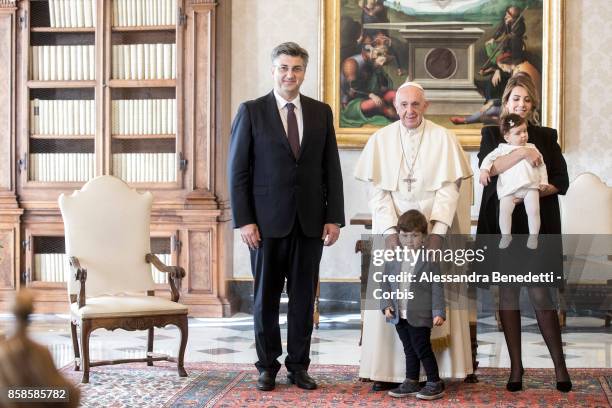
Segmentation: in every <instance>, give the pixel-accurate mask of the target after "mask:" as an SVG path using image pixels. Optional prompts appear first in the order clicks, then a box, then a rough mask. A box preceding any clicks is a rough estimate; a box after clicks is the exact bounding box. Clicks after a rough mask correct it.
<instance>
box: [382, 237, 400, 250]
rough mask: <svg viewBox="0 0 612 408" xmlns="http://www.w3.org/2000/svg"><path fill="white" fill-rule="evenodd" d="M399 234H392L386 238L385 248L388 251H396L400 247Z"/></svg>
mask: <svg viewBox="0 0 612 408" xmlns="http://www.w3.org/2000/svg"><path fill="white" fill-rule="evenodd" d="M399 244H400V241H399V234H397V233H395V234H391V235H387V236H386V237H385V248H386V249H395V248H397V247H398V246H399Z"/></svg>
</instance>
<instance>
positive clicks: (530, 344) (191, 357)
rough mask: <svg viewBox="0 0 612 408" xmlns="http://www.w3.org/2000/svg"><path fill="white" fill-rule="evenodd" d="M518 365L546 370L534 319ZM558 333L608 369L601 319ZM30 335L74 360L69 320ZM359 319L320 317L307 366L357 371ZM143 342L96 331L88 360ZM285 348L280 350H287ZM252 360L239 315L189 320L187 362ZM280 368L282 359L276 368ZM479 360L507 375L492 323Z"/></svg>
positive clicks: (481, 335) (130, 350) (0, 326)
mask: <svg viewBox="0 0 612 408" xmlns="http://www.w3.org/2000/svg"><path fill="white" fill-rule="evenodd" d="M522 319H523V321H522V324H523V364H524V366H525V367H526V368H537V367H543V368H547V367H552V366H553V365H552V361H551V359H550V357H549V355H548V350H547V348H546V345H545V343H544V341H543V339H542V336H541V335H540V333H539V331H538V328H537V323H536V321H535V320H534V319H530V318H527V317H523V318H522ZM280 323H281V331H282V338H283V342H285V341H286V335H287V331H286V315H282V316H281V319H280ZM567 323H568V328H567V329H566V330H565V331H564V332H563V341H564V345H565V353H566V358H567V365H568V367H570V368H601V367H604V368H611V367H612V329H611V328H604V327H603V319H598V318H593V317H568V322H567ZM11 325H12V318H11V317H10V316H9V315H7V314H4V315H2V314H0V330H3V331H5V332H8V331H10V326H11ZM30 333H31V336H32V338H33V339H35V340H36V341H38V342H40V343H42V344H45V345H47V346H48V347H49V350H50V351H51V353H52V355H53V359H54V361H55V364H56V366H57V367H63V366H65V365H66V364H69V363H71V362H72V360H73V356H74V355H73V351H72V342H71V339H70V331H69V322H68V316H67V315H33V316H32V323H31V329H30ZM178 336H179V332H178V330H177V329H175V328H173V327H171V326H169V327H167V328H165V329H155V348H154V352H155V353H165V354H171V355H176V352H177V349H178ZM359 336H360V315H359V314H342V315H331V316H325V315H324V316H321V324H320V327H319V329H318V330H314V332H313V336H312V347H311V360H312V364H354V365H358V364H359V345H358V342H359ZM146 340H147V334H146V332H145V331H143V332H128V331H124V330H115V331H114V332H109V331H104V330H98V331H96V332H94V333H93V334H92V338H91V344H90V346H91V349H90V350H91V351H90V355H91V358H92V359H94V360H95V359H120V358H132V357H144V356H145V352H146ZM285 346H286V344H283V348H285ZM255 360H256V353H255V344H254V340H253V318H252V316H250V315H246V314H237V315H235V316H233V317H231V318H190V319H189V342H188V344H187V352H186V355H185V361H187V362H189V361H210V362H216V363H253V362H254V361H255ZM283 360H284V355H283V356H282V357H281V359H280V361H281V362H282V361H283ZM478 360H479V362H480V367H509V364H510V361H509V358H508V352H507V350H506V346H505V340H504V336H503V333H501V332H498V331H497V329H496V325H495V319H494V318H493V317H485V318H481V319H479V320H478Z"/></svg>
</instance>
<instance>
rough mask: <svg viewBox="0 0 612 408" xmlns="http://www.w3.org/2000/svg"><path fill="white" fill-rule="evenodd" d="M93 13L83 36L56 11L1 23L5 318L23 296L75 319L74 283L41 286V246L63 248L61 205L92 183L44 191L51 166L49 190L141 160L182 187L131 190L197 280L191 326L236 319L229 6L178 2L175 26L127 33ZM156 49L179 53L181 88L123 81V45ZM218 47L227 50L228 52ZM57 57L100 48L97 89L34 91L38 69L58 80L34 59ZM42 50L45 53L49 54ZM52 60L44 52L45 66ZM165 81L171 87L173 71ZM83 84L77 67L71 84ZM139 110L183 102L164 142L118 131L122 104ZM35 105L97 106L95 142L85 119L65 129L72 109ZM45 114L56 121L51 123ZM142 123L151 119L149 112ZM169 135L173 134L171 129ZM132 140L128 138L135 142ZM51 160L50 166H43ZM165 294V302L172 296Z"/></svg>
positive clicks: (0, 231) (54, 85) (16, 15)
mask: <svg viewBox="0 0 612 408" xmlns="http://www.w3.org/2000/svg"><path fill="white" fill-rule="evenodd" d="M65 4H71V3H70V2H66V3H65ZM93 4H94V5H95V13H92V14H94V15H95V21H94V25H95V27H81V28H75V27H51V25H52V23H51V17H52V16H51V14H50V13H51V11H50V10H49V2H48V1H44V0H22V1H15V2H11V1H5V2H2V1H0V17H5V16H8V18H0V32H4V33H8V34H7V35H6V36H1V37H0V55H4V56H7V60H6V61H3V64H2V65H0V84H9V86H8V87H5V88H4V89H5V91H6V92H0V134H2V135H5V137H3V138H2V139H1V140H0V220H1V221H2V222H0V244H2V246H3V248H0V259H2V262H1V263H0V305H1V306H0V307H8V303H9V301H10V299H11V297H12V292H14V291H15V290H16V289H19V288H20V287H30V288H31V289H32V290H33V291H34V292H35V293H34V295H35V298H36V310H37V312H39V313H45V312H57V313H67V312H68V302H67V301H66V300H67V296H66V289H65V284H64V283H59V282H52V281H51V282H45V281H40V280H36V279H32V277H35V276H34V275H33V273H34V272H35V271H34V269H33V268H34V267H35V265H34V262H35V255H36V253H37V249H36V248H35V246H36V240H37V239H39V238H40V237H63V234H64V231H63V222H62V218H61V214H60V211H59V208H58V205H57V199H58V196H59V195H60V194H62V193H63V194H71V193H72V192H73V191H74V190H76V189H80V188H81V187H82V186H83V184H84V182H73V181H69V182H58V181H39V179H40V177H41V176H40V174H41V173H40V172H39V171H41V170H44V171H46V170H47V169H46V168H42V165H41V163H43V164H45V165H47V163H50V164H49V166H51V167H52V171H51V172H49V173H44V176H45V177H46V179H50V180H53V179H55V178H57V179H63V180H69V179H71V178H72V177H78V176H82V175H83V174H87V176H88V177H91V174H92V173H91V171H92V166H93V176H94V177H95V176H99V175H108V174H113V171H114V170H115V169H114V167H113V166H114V164H115V165H116V164H118V162H117V159H118V158H115V155H118V154H128V155H129V154H135V155H139V154H142V155H140V156H138V159H139V160H140V158H141V157H145V159H146V160H148V161H146V162H145V166H151V163H153V165H154V164H156V163H157V161H156V160H159V159H160V157H161V158H162V161H163V160H166V158H168V160H167V161H165V162H163V163H164V166H167V167H164V169H167V171H168V173H164V177H163V178H160V179H163V180H172V181H166V182H150V181H148V182H132V183H130V184H131V185H132V186H133V187H135V188H137V189H138V190H140V191H147V190H148V191H151V192H152V193H153V197H154V201H153V214H152V223H151V233H152V236H157V237H164V240H171V242H172V244H171V247H172V249H171V252H170V253H171V254H172V256H171V258H172V262H173V264H177V265H180V266H182V267H184V268H185V270H186V271H187V277H186V279H185V280H184V285H183V288H182V289H181V290H182V294H181V302H183V303H185V304H187V305H188V306H189V312H190V314H191V315H193V316H223V315H227V314H229V312H230V308H229V301H228V299H227V296H226V291H227V286H226V284H225V277H226V276H231V271H229V269H230V268H231V257H232V254H233V250H232V244H231V243H232V242H233V232H232V229H231V219H230V217H229V197H228V192H227V187H226V185H227V181H226V176H225V160H226V159H225V156H226V154H227V150H228V144H229V142H228V140H227V138H226V137H219V136H218V135H225V134H227V133H228V132H229V126H230V118H229V112H230V99H229V98H230V92H229V83H230V81H229V70H227V69H225V68H224V67H225V66H227V65H228V63H229V61H227V56H226V54H227V53H228V50H229V46H230V44H231V42H230V38H231V37H230V27H231V25H230V18H229V16H230V15H231V4H226V3H225V2H215V1H213V0H176V6H175V9H174V10H172V13H174V14H170V13H169V12H167V13H166V14H165V16H166V18H169V19H170V20H174V19H176V20H177V24H173V25H158V26H149V25H147V26H144V25H138V26H125V27H124V26H118V25H117V24H116V22H115V21H114V20H115V19H116V16H114V15H113V1H112V0H95V2H94V3H93ZM62 7H63V6H62ZM186 15H189V18H188V19H187V18H185V16H186ZM168 16H172V17H168ZM170 20H168V21H170ZM16 22H19V25H18V26H16ZM211 22H212V23H211ZM55 23H57V21H56V22H55ZM147 43H156V44H174V47H173V51H172V52H173V55H174V57H175V58H174V60H173V61H175V63H174V66H173V67H172V68H173V69H172V71H173V72H174V74H173V75H174V76H176V78H175V79H150V80H125V79H114V78H113V76H112V68H113V61H112V57H113V52H112V50H113V48H112V47H113V45H126V44H147ZM215 44H218V45H219V46H222V48H223V52H221V51H220V48H219V49H218V48H217V46H216V45H215ZM49 45H50V46H59V45H77V46H78V45H87V46H93V50H94V52H93V54H92V53H90V52H89V51H88V52H87V54H85V53H83V54H84V55H88V56H89V58H90V59H89V60H88V61H93V63H94V67H93V69H91V68H92V67H91V65H85V64H83V65H84V66H89V67H90V70H89V73H90V74H91V72H94V71H95V80H81V81H75V80H62V81H42V80H32V79H30V78H33V76H31V75H34V72H35V68H34V65H33V60H34V58H36V59H37V60H40V61H43V62H41V63H37V65H36V72H37V74H38V75H40V72H41V67H42V69H43V70H46V69H50V68H49V67H48V66H46V65H44V64H45V63H44V60H41V59H40V56H41V54H39V53H37V54H36V56H35V57H34V56H33V51H34V49H32V48H31V47H35V46H36V47H41V46H49ZM35 50H37V52H38V51H39V50H40V48H37V49H35ZM88 50H91V48H89V49H88ZM217 50H219V51H217ZM45 52H47V51H46V50H44V49H43V51H42V53H43V54H42V55H43V57H44V55H45V54H44V53H45ZM59 52H61V51H59ZM59 52H58V54H53V55H54V56H55V57H54V58H55V59H56V64H57V65H56V66H55V69H56V70H58V69H59V67H60V66H61V67H65V65H63V66H62V65H61V64H65V60H59V59H58V58H59V57H57V56H58V55H62V54H60V53H59ZM49 55H51V53H50V52H49ZM92 55H93V56H94V59H93V60H92V59H91V56H92ZM48 61H51V57H50V59H49V60H48ZM59 61H61V62H59ZM217 65H219V67H221V68H220V69H218V68H217ZM124 71H125V70H124ZM164 71H165V73H166V75H167V72H168V71H167V66H165V67H164ZM51 72H52V71H51ZM57 72H60V71H56V73H57ZM65 72H67V71H66V70H64V71H62V73H65ZM74 72H75V71H74V69H73V67H72V66H71V67H70V73H71V75H72V74H73V73H74ZM76 72H79V71H78V67H77V71H76ZM46 73H47V72H45V74H46ZM45 77H47V76H45ZM50 77H53V76H50ZM37 78H40V76H37ZM0 87H2V85H0ZM130 99H134V100H142V99H173V100H175V102H174V105H168V106H172V111H169V110H167V109H168V107H167V106H166V111H165V112H167V113H168V114H169V115H170V119H168V118H167V117H165V119H164V120H166V122H163V121H162V122H161V123H165V124H166V125H162V127H161V130H159V131H158V130H156V131H155V132H154V133H153V134H123V133H127V132H128V131H127V130H125V131H124V130H122V131H121V133H120V134H115V133H117V132H113V131H112V125H113V115H114V114H117V113H116V112H115V113H113V109H112V105H113V101H114V100H130ZM34 100H38V101H54V100H63V101H67V100H74V101H81V100H88V101H93V106H94V108H93V110H92V108H91V105H87V106H88V108H89V109H90V110H87V111H86V116H85V117H86V119H85V120H86V121H87V122H86V125H85V126H86V128H87V129H88V130H86V132H87V133H88V134H86V135H77V134H74V133H75V132H83V130H82V129H83V128H82V127H80V126H81V125H82V124H83V123H84V122H83V119H82V118H83V116H82V113H81V114H80V115H78V118H74V117H75V115H74V114H73V115H68V117H69V118H70V119H66V118H67V116H65V115H64V116H61V119H60V117H59V116H53V115H61V114H62V113H61V108H60V109H58V108H57V106H60V107H63V106H64V105H61V104H60V105H57V104H51V105H52V106H53V107H52V108H49V106H50V105H46V104H45V105H41V104H38V105H37V106H34V105H35V104H32V101H34ZM213 101H214V102H213ZM42 106H44V108H43V107H42ZM71 106H73V107H74V106H75V105H71ZM76 106H80V105H76ZM213 106H214V108H213ZM42 109H44V110H42ZM78 109H84V108H82V107H79V108H76V109H75V111H78V112H83V111H82V110H78ZM85 109H87V108H85ZM41 110H42V112H43V113H44V115H46V116H44V118H43V117H42V116H43V113H41ZM50 112H51V113H50ZM58 112H60V113H58ZM64 112H65V111H64ZM155 112H157V111H154V113H155ZM162 112H163V110H162ZM162 114H163V113H162ZM143 115H148V116H147V117H150V115H151V111H147V113H145V114H143ZM155 115H159V114H158V113H155ZM34 116H38V117H34ZM49 116H51V117H52V119H49ZM72 118H74V122H69V123H70V126H76V124H77V123H78V124H79V127H75V128H74V129H75V130H69V131H67V132H70V133H72V134H63V135H62V134H58V135H50V134H46V133H51V132H53V131H48V130H40V129H38V127H40V126H41V123H43V124H44V127H43V128H42V129H45V128H47V127H48V126H50V125H49V123H52V124H53V125H52V126H51V128H53V129H55V130H54V132H58V130H57V128H58V126H59V127H60V128H61V129H64V127H63V126H66V122H65V121H66V120H73V119H72ZM47 120H51V122H46V121H47ZM137 120H141V119H140V118H137ZM143 121H144V119H143ZM139 123H144V122H139ZM156 123H157V122H156ZM170 124H171V125H172V127H171V128H165V127H163V126H170ZM34 127H37V129H34ZM69 128H70V127H69ZM92 129H93V132H92V131H91V130H92ZM174 130H175V133H172V132H174ZM132 131H133V130H132V129H131V128H130V130H129V132H132ZM42 132H45V134H41V133H42ZM64 132H66V131H64ZM164 132H168V133H164ZM72 154H75V155H72ZM157 154H159V155H157ZM34 155H37V156H34ZM76 155H80V156H76ZM41 157H42V160H48V161H45V162H42V161H40V160H41ZM75 157H77V159H78V160H81V161H78V163H77V164H78V166H80V167H76V170H75V167H74V166H73V167H70V166H72V163H73V160H74V158H75ZM130 157H133V156H130ZM114 159H115V162H113V160H114ZM92 162H93V164H92ZM67 163H68V165H67ZM32 166H34V167H32ZM39 166H41V167H39ZM54 166H57V168H55V167H54ZM66 166H68V167H66ZM151 168H152V167H146V168H143V169H137V171H143V172H144V173H142V175H143V177H139V178H135V179H141V180H148V179H151V178H154V179H158V175H157V173H156V172H155V169H153V171H152V170H151ZM67 169H68V170H67ZM67 171H68V172H67ZM164 171H165V170H164ZM84 172H85V173H84ZM168 175H170V176H168ZM164 242H166V241H164ZM164 245H166V244H164ZM164 248H165V249H164V251H166V252H160V253H164V254H168V252H167V250H168V249H167V248H166V247H164ZM53 253H57V252H53ZM39 259H40V258H39ZM159 288H160V290H165V289H163V288H164V287H163V285H159ZM164 293H165V292H164Z"/></svg>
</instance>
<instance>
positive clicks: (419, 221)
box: [397, 210, 427, 234]
mask: <svg viewBox="0 0 612 408" xmlns="http://www.w3.org/2000/svg"><path fill="white" fill-rule="evenodd" d="M397 229H398V230H400V231H401V232H414V231H418V232H421V233H423V234H427V219H426V218H425V216H424V215H423V214H422V213H421V212H420V211H418V210H408V211H406V212H405V213H403V214H402V215H400V217H399V219H398V220H397Z"/></svg>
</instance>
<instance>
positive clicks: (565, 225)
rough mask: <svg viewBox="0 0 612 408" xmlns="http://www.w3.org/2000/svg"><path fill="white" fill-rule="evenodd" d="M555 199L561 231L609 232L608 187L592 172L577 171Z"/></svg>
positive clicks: (611, 205) (611, 206)
mask: <svg viewBox="0 0 612 408" xmlns="http://www.w3.org/2000/svg"><path fill="white" fill-rule="evenodd" d="M559 201H560V205H561V227H562V229H561V232H563V233H564V234H612V187H609V186H607V185H606V184H605V183H604V182H603V181H601V179H600V178H599V177H597V176H596V175H594V174H592V173H582V174H580V175H579V176H578V177H576V179H575V180H574V181H572V182H571V183H570V186H569V188H568V190H567V193H566V194H565V196H559Z"/></svg>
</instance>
